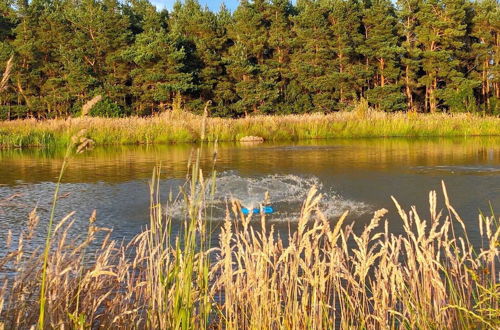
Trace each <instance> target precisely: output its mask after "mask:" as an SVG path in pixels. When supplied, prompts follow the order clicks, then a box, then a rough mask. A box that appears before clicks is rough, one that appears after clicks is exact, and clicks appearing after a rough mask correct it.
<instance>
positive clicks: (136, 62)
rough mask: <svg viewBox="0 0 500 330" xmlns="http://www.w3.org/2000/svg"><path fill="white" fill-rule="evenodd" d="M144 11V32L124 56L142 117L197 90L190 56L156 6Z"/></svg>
mask: <svg viewBox="0 0 500 330" xmlns="http://www.w3.org/2000/svg"><path fill="white" fill-rule="evenodd" d="M139 5H140V6H141V7H142V8H141V9H140V11H139V10H137V12H142V14H141V15H138V16H139V17H141V20H140V22H139V24H138V26H140V27H141V30H143V31H142V32H141V33H139V34H138V35H136V37H135V42H134V44H133V45H132V46H130V47H129V49H127V51H126V52H125V53H124V54H123V56H124V58H126V59H127V60H128V61H129V62H130V63H131V64H132V70H131V73H130V74H131V77H132V86H131V90H132V95H133V103H132V105H133V108H134V109H135V112H136V113H137V114H139V115H144V114H151V113H154V112H156V111H158V110H159V111H162V110H165V109H167V108H169V107H171V106H172V103H173V101H174V97H175V96H176V95H177V94H180V93H185V92H186V91H188V90H190V89H191V88H193V83H192V74H191V73H189V72H186V70H185V64H184V62H185V59H186V53H185V51H184V49H183V48H182V47H181V46H180V42H179V38H177V37H176V35H175V34H174V33H172V32H170V31H166V29H165V28H164V27H163V24H160V22H161V21H162V17H161V15H160V14H159V13H157V12H156V11H155V9H154V7H153V6H152V5H148V6H145V5H144V4H143V3H137V5H136V6H139Z"/></svg>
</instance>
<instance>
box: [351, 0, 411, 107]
mask: <svg viewBox="0 0 500 330" xmlns="http://www.w3.org/2000/svg"><path fill="white" fill-rule="evenodd" d="M397 24H398V23H397V18H396V15H395V10H394V7H393V5H392V3H391V2H390V1H389V0H373V1H372V2H371V3H369V4H367V8H365V9H364V12H363V26H364V31H365V37H366V39H365V40H364V44H363V46H362V47H360V49H361V51H362V53H363V55H364V56H365V58H366V60H367V62H368V63H370V67H371V74H372V77H371V79H370V81H371V82H372V83H371V86H370V90H368V91H367V93H366V95H367V99H368V101H369V102H370V103H371V104H373V105H375V107H377V108H379V109H382V110H385V111H394V110H402V109H404V108H405V99H404V95H403V94H402V93H401V86H400V85H399V75H400V69H399V61H398V54H400V53H401V52H402V49H401V47H400V45H399V40H400V37H399V35H398V32H397V31H398V30H397Z"/></svg>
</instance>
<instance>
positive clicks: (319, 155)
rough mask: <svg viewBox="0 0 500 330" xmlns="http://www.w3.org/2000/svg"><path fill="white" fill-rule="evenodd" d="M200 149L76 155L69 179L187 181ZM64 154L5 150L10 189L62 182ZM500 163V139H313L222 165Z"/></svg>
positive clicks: (220, 163)
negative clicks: (156, 170) (159, 173)
mask: <svg viewBox="0 0 500 330" xmlns="http://www.w3.org/2000/svg"><path fill="white" fill-rule="evenodd" d="M197 147H198V146H197V145H194V144H178V145H162V146H146V145H139V146H108V147H99V148H96V149H94V150H92V151H91V152H87V153H84V154H82V155H75V156H74V157H73V158H72V160H71V164H70V166H69V167H68V168H67V170H66V173H65V176H64V179H65V181H66V182H95V181H106V182H121V181H124V180H128V179H130V178H149V177H150V175H151V171H152V169H153V167H154V166H155V165H157V164H160V163H161V165H162V167H163V172H164V173H165V176H167V177H183V176H185V174H186V171H187V164H188V161H189V159H190V157H192V158H194V157H195V154H194V151H195V150H196V148H197ZM213 152H214V147H213V145H211V144H210V145H206V146H205V147H204V149H203V156H202V159H201V165H202V168H204V169H205V170H206V171H209V170H210V169H211V168H212V162H213ZM63 155H64V150H61V149H55V148H39V149H25V150H19V149H13V150H2V151H0V162H1V164H2V166H1V167H0V178H2V179H1V182H0V183H2V184H15V182H16V181H17V180H23V181H24V182H40V181H54V180H55V179H56V177H57V175H58V173H59V170H60V168H61V164H62V158H63ZM481 162H490V163H491V162H493V163H500V137H473V138H470V137H469V138H435V139H429V138H425V139H424V138H422V139H406V138H401V139H399V138H387V139H384V138H373V139H350V140H340V139H339V140H329V141H326V140H310V141H303V142H300V143H295V144H292V143H283V144H269V143H266V144H260V145H244V144H232V143H231V144H220V145H219V146H218V155H217V168H218V169H222V170H224V169H236V170H238V171H240V172H241V173H242V174H245V173H253V174H255V173H270V172H274V173H278V172H288V171H292V170H299V171H301V172H323V171H329V172H330V173H335V172H338V171H355V170H358V169H372V170H390V169H391V168H394V167H395V166H397V167H401V166H433V165H439V164H446V165H462V164H470V163H481Z"/></svg>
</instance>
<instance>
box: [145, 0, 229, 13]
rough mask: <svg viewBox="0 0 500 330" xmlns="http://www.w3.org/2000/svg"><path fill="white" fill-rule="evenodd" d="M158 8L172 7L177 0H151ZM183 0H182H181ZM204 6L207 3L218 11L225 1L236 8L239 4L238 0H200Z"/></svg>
mask: <svg viewBox="0 0 500 330" xmlns="http://www.w3.org/2000/svg"><path fill="white" fill-rule="evenodd" d="M150 1H151V3H152V4H154V5H155V6H156V7H157V8H158V9H163V8H166V9H169V10H170V9H172V7H173V5H174V3H175V0H150ZM181 1H182V0H181ZM198 1H199V2H200V4H201V5H202V6H204V5H207V6H208V8H210V9H211V10H213V11H218V10H219V8H220V5H221V3H223V2H224V3H225V4H226V7H227V8H229V9H230V10H234V9H235V8H236V7H237V6H238V0H198Z"/></svg>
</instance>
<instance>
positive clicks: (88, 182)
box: [0, 137, 500, 244]
mask: <svg viewBox="0 0 500 330" xmlns="http://www.w3.org/2000/svg"><path fill="white" fill-rule="evenodd" d="M197 148H198V146H195V145H191V144H183V145H170V146H144V145H143V146H120V147H99V148H96V149H94V150H91V151H88V152H86V153H84V154H79V155H75V156H74V157H72V159H71V161H70V164H69V166H68V168H67V170H66V171H65V173H64V179H63V184H62V186H61V192H60V196H61V198H60V200H59V201H58V206H57V207H58V208H57V217H58V219H60V218H61V217H63V216H64V215H65V214H67V213H68V212H70V211H76V214H75V216H74V218H75V225H74V226H75V228H76V229H79V230H77V231H76V232H78V231H80V232H81V231H86V226H87V219H88V217H89V216H90V214H91V213H92V211H93V210H94V209H95V210H96V211H97V224H98V225H99V226H103V227H111V228H113V236H114V237H115V238H119V239H125V240H128V239H130V238H131V237H133V236H134V235H135V234H137V233H138V232H139V231H140V230H141V229H142V228H144V227H145V226H146V225H147V222H148V214H149V211H148V207H149V186H148V184H149V180H150V178H151V174H152V172H153V168H154V167H155V166H157V165H159V164H161V168H162V173H163V180H162V182H161V187H162V190H163V191H164V193H165V194H164V195H165V196H166V195H167V193H168V192H170V191H172V192H173V194H174V195H175V194H176V192H177V191H178V186H179V185H181V184H183V182H184V180H185V177H186V173H187V164H188V163H189V160H190V159H193V158H194V157H195V155H196V150H197ZM215 154H216V156H215V157H214V155H215ZM63 155H64V151H63V150H50V149H29V150H3V151H0V165H1V166H0V240H4V239H5V237H6V234H7V231H8V230H12V231H13V232H14V235H15V233H16V232H17V233H18V232H19V231H20V230H21V229H22V228H23V227H24V226H25V224H26V222H27V215H28V213H29V212H30V211H31V210H32V209H33V208H34V207H35V206H36V207H37V208H38V212H39V214H40V216H41V218H42V223H41V226H43V223H44V222H45V223H46V221H47V218H48V213H49V210H50V204H51V200H52V195H53V193H54V187H55V182H56V181H57V177H58V175H59V170H60V168H61V164H62V161H63ZM214 159H215V163H214ZM201 166H202V168H203V169H204V171H205V173H208V172H210V171H211V170H212V168H215V169H216V171H217V176H218V184H217V186H218V188H217V193H216V195H215V199H216V203H215V204H216V212H215V213H214V214H215V219H213V220H215V222H214V223H217V222H218V220H219V219H221V218H222V217H223V214H224V210H225V205H226V204H225V203H226V200H227V199H228V198H230V197H232V198H237V199H240V200H241V201H242V203H243V204H245V205H248V206H255V205H258V204H259V203H260V202H262V200H263V198H264V192H265V191H268V192H269V194H270V201H271V204H272V205H273V206H274V208H275V209H276V214H274V215H273V216H272V217H271V219H270V221H271V222H272V223H273V224H274V225H275V226H276V227H277V229H278V231H282V232H283V233H286V232H287V231H288V228H289V222H293V220H294V219H295V218H296V216H297V215H298V214H299V212H300V206H301V203H302V201H303V199H304V197H305V196H306V194H307V192H308V190H309V189H310V188H311V186H313V185H315V186H317V187H318V189H319V191H320V192H321V193H322V194H323V196H324V197H323V200H322V208H323V210H324V212H325V214H326V215H327V217H328V218H329V219H331V220H332V221H335V220H336V219H337V218H338V216H339V215H340V214H341V213H343V212H344V211H345V210H349V211H350V216H349V219H350V220H352V221H356V223H357V227H362V226H363V224H364V223H366V221H368V220H369V219H370V216H371V214H372V212H373V211H374V210H377V209H379V208H387V209H388V210H389V214H388V216H387V218H388V219H390V226H391V229H392V230H393V231H395V232H398V231H400V230H401V221H400V220H399V217H398V216H397V214H396V213H395V209H394V206H393V203H392V201H391V199H390V196H391V195H394V196H395V197H396V198H397V199H398V200H399V202H400V203H401V205H402V206H404V207H405V208H407V209H408V208H409V207H410V206H411V205H416V206H417V208H418V209H419V210H421V213H422V215H423V216H424V217H427V216H428V214H429V211H428V202H427V201H428V193H429V191H430V190H438V191H439V190H440V189H441V180H444V182H445V183H446V185H447V188H448V192H449V195H450V197H451V201H452V203H453V204H454V206H455V207H456V209H457V210H458V211H459V213H460V214H461V215H462V216H463V218H464V220H465V221H466V223H467V224H468V226H469V229H470V231H471V233H470V234H471V238H472V241H474V240H476V241H477V243H478V244H479V241H478V237H477V236H478V228H477V226H476V224H477V217H478V212H479V210H482V211H484V212H485V213H490V203H491V205H492V206H493V208H494V210H495V211H496V212H497V214H499V213H500V137H489V138H484V137H483V138H479V137H478V138H459V139H394V138H391V139H359V140H358V139H351V140H329V141H307V142H300V143H294V144H290V143H286V144H279V143H277V144H276V143H263V144H257V145H254V144H253V145H245V144H237V143H236V144H234V143H233V144H219V145H218V146H217V147H214V146H213V145H205V146H204V147H203V149H202V155H201ZM165 198H166V197H165ZM178 207H179V204H173V205H172V207H171V211H172V212H174V213H175V212H176V209H178ZM217 210H218V211H217ZM177 212H178V213H179V211H178V210H177ZM56 221H57V220H56ZM174 229H175V228H174ZM39 235H40V237H38V241H39V242H41V241H42V239H43V231H40V232H39Z"/></svg>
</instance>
